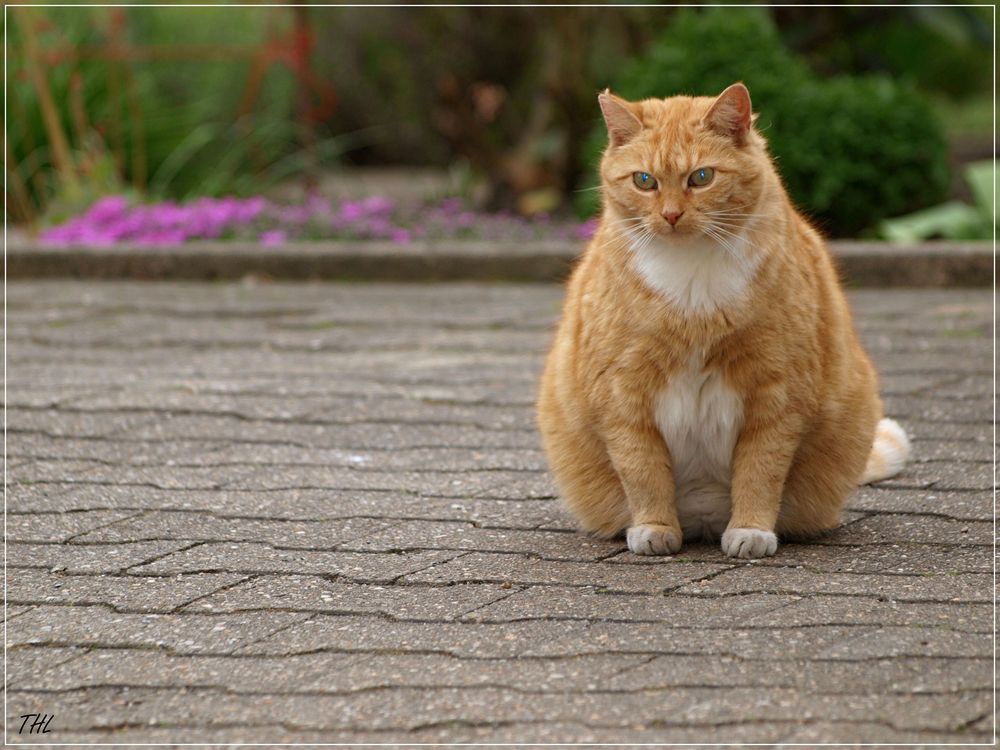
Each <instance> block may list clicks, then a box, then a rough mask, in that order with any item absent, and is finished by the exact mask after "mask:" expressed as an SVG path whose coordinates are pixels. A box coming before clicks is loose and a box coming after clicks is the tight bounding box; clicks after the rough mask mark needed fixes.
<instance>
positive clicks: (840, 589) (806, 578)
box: [677, 566, 993, 602]
mask: <svg viewBox="0 0 1000 750" xmlns="http://www.w3.org/2000/svg"><path fill="white" fill-rule="evenodd" d="M677 593H679V594H692V595H700V596H725V595H734V594H740V595H743V594H749V593H770V594H799V595H804V596H808V595H811V594H828V595H829V594H838V595H839V594H854V595H857V596H872V597H877V598H879V599H886V600H891V601H898V602H929V601H930V602H987V601H989V602H991V601H993V576H992V575H989V574H982V575H975V574H971V573H967V574H965V575H933V574H931V575H873V574H868V573H828V572H824V573H816V572H813V571H810V570H794V569H792V570H789V569H788V568H773V567H772V568H768V567H750V566H744V567H740V568H736V569H733V570H727V571H725V572H723V573H720V574H719V575H717V576H713V577H712V578H711V579H709V580H706V581H695V582H692V583H688V584H686V585H683V586H681V587H680V588H679V589H677Z"/></svg>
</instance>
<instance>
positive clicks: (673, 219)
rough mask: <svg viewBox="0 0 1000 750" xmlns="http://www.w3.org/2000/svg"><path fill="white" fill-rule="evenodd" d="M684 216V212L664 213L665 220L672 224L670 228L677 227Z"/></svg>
mask: <svg viewBox="0 0 1000 750" xmlns="http://www.w3.org/2000/svg"><path fill="white" fill-rule="evenodd" d="M683 215H684V212H683V211H664V212H663V218H664V219H666V220H667V221H669V222H670V226H675V225H676V224H677V222H678V221H680V220H681V217H682V216H683Z"/></svg>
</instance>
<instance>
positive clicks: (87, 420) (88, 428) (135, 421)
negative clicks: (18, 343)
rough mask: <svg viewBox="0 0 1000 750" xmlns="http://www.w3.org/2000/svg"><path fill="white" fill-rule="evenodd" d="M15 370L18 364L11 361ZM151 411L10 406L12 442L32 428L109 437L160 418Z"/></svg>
mask: <svg viewBox="0 0 1000 750" xmlns="http://www.w3.org/2000/svg"><path fill="white" fill-rule="evenodd" d="M10 367H11V370H15V367H14V365H12V364H11V365H10ZM159 418H160V417H159V415H157V414H154V413H151V412H122V413H116V412H101V413H97V412H73V411H56V410H52V409H24V408H21V409H8V410H7V430H8V439H9V440H10V441H11V442H14V441H16V440H17V433H18V432H21V431H28V432H32V433H42V434H46V435H56V436H65V437H107V436H110V435H118V434H124V433H126V432H128V431H129V430H135V429H139V428H141V427H143V426H148V425H150V424H152V423H154V422H156V421H157V420H158V419H159Z"/></svg>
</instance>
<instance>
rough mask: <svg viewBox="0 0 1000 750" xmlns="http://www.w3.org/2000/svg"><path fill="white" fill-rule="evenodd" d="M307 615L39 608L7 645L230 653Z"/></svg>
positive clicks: (15, 627)
mask: <svg viewBox="0 0 1000 750" xmlns="http://www.w3.org/2000/svg"><path fill="white" fill-rule="evenodd" d="M308 617H309V615H307V614H302V613H298V612H235V613H227V614H215V613H184V614H137V613H121V612H114V611H112V610H111V609H109V608H108V607H105V606H82V605H81V606H73V607H59V606H40V607H35V608H34V609H32V610H31V611H30V612H28V613H26V614H24V615H21V616H20V617H18V618H17V619H15V620H12V621H11V622H10V624H9V625H8V627H7V643H8V647H11V646H18V645H36V646H40V645H43V644H44V645H50V644H51V645H53V646H59V647H64V646H88V647H96V648H142V649H161V650H167V651H171V652H174V653H179V654H195V653H203V654H204V653H212V654H229V653H232V652H233V651H235V650H236V649H238V648H241V647H243V646H247V645H248V644H251V643H253V642H255V641H258V640H261V639H264V638H267V637H269V636H271V635H272V634H274V633H277V632H278V631H280V630H282V629H284V628H288V627H290V626H292V625H295V624H296V623H300V622H303V621H304V620H306V619H308Z"/></svg>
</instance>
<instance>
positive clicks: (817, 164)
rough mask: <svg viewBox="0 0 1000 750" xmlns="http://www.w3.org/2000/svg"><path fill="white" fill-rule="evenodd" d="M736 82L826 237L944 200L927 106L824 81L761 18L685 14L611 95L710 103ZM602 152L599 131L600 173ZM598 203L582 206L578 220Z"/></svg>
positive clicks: (877, 78) (939, 141)
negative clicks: (673, 97)
mask: <svg viewBox="0 0 1000 750" xmlns="http://www.w3.org/2000/svg"><path fill="white" fill-rule="evenodd" d="M720 40H724V41H720ZM737 80H742V81H744V82H745V83H746V84H747V86H748V88H749V89H750V95H751V97H752V99H753V102H754V111H755V112H758V113H760V119H759V120H758V122H757V127H758V128H759V129H760V130H761V131H762V132H763V134H764V136H765V137H766V138H767V140H768V142H769V145H770V149H771V153H772V154H773V155H774V157H775V159H776V161H777V166H778V169H779V171H780V172H781V174H782V177H783V179H784V181H785V185H786V187H787V188H788V191H789V193H790V194H791V196H792V199H793V201H795V203H796V204H797V205H798V206H799V207H800V208H802V209H804V210H805V211H806V213H807V214H808V215H810V216H811V217H812V218H813V219H814V220H816V221H817V222H818V223H819V224H820V225H821V227H822V228H823V230H824V231H826V232H828V233H830V234H833V235H836V236H847V235H853V234H856V233H858V232H860V231H861V230H864V229H866V228H868V227H871V226H873V225H874V224H875V223H876V222H878V221H879V220H880V219H883V218H885V217H888V216H894V215H897V214H900V213H904V212H907V211H912V210H915V209H917V208H920V207H922V206H927V205H930V204H932V203H934V202H935V201H939V200H941V199H942V198H943V197H944V195H945V191H946V189H947V187H948V179H949V173H948V152H947V144H946V142H945V138H944V131H943V129H942V126H941V124H940V122H939V121H938V119H937V116H936V114H935V112H934V111H933V109H932V107H931V106H930V104H929V103H928V101H927V100H926V98H925V97H923V96H922V95H920V94H918V93H917V92H915V91H914V90H913V89H912V88H910V87H909V86H907V85H905V84H901V83H898V82H896V81H894V80H892V79H890V78H888V77H886V76H882V75H867V76H857V77H848V76H835V77H832V78H827V79H822V78H819V77H818V76H817V75H816V74H815V73H813V71H812V70H811V69H810V68H809V66H808V65H807V64H806V63H805V62H804V61H802V60H801V59H799V58H797V57H796V56H794V55H793V54H792V53H791V52H790V51H789V50H788V49H787V48H786V47H785V45H784V43H783V42H782V40H781V37H780V36H779V34H778V31H777V28H776V27H775V25H774V23H773V22H772V20H771V18H770V16H769V15H768V14H767V13H766V12H765V11H764V10H761V9H756V8H747V9H740V10H736V9H722V8H706V9H699V10H692V9H684V10H682V11H681V12H680V13H678V15H677V17H676V19H675V21H674V23H673V24H672V25H671V26H670V28H669V29H668V30H667V31H665V32H664V33H663V34H662V35H661V36H660V37H659V38H658V39H656V40H655V41H654V42H653V44H652V45H651V46H650V47H649V48H648V49H647V51H646V53H645V54H643V55H641V56H639V57H637V58H636V59H634V60H633V61H632V62H631V63H630V64H629V65H628V66H627V67H626V68H625V69H624V70H623V71H622V72H621V74H620V75H619V76H618V77H617V78H616V80H615V82H614V85H613V86H612V89H613V90H614V91H616V93H619V94H621V95H622V96H624V97H626V98H629V99H644V98H648V97H662V96H669V95H673V94H680V93H684V94H690V95H700V96H705V95H714V94H717V93H719V92H721V91H722V90H723V89H724V88H726V86H728V85H729V84H731V83H733V82H734V81H737ZM605 142H606V134H605V132H604V129H603V127H602V126H600V125H599V126H597V127H595V129H594V132H593V134H592V135H591V138H590V140H589V142H588V151H587V160H588V162H589V163H591V164H593V165H595V167H594V168H595V171H596V164H597V161H598V159H599V156H600V152H601V151H602V150H603V147H604V145H605ZM593 195H594V193H593V191H590V192H582V193H581V194H580V198H579V200H578V209H580V210H581V212H582V213H587V212H588V211H590V210H592V206H593V203H594V201H595V200H596V198H594V197H593ZM588 204H590V205H588Z"/></svg>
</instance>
